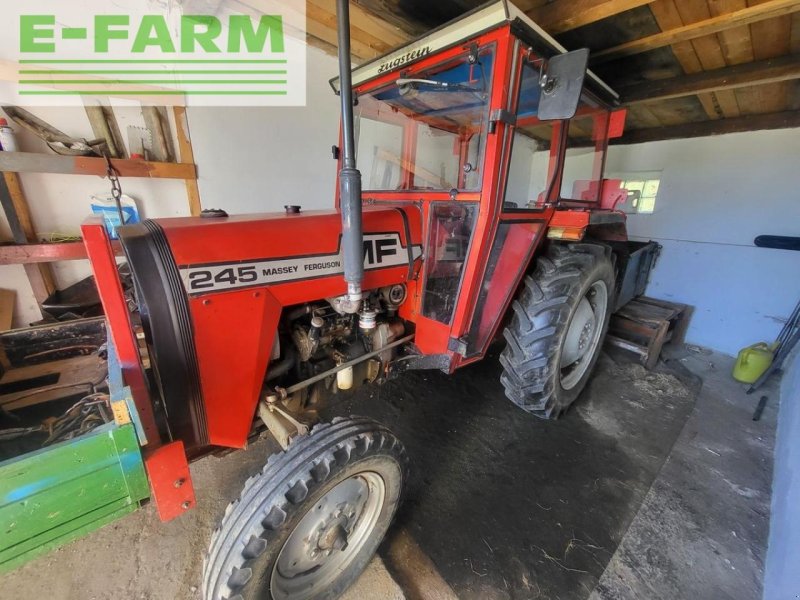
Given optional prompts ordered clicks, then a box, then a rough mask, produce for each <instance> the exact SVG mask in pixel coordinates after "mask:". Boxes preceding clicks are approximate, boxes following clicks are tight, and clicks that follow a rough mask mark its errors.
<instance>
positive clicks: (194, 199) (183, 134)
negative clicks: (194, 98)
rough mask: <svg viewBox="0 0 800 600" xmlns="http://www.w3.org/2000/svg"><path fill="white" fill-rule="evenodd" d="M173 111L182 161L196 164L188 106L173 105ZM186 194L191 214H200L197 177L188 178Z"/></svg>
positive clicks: (195, 215) (194, 215)
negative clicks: (187, 111)
mask: <svg viewBox="0 0 800 600" xmlns="http://www.w3.org/2000/svg"><path fill="white" fill-rule="evenodd" d="M172 112H173V114H174V115H175V131H176V133H177V136H178V150H179V151H180V162H181V163H190V164H192V165H194V150H193V149H192V138H191V136H190V135H189V121H188V119H187V117H186V107H185V106H173V107H172ZM186 194H187V195H188V196H189V212H190V214H191V215H192V216H193V217H197V216H199V215H200V211H201V210H202V206H201V205H200V187H199V186H198V184H197V179H187V180H186Z"/></svg>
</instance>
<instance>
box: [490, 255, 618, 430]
mask: <svg viewBox="0 0 800 600" xmlns="http://www.w3.org/2000/svg"><path fill="white" fill-rule="evenodd" d="M614 279H615V277H614V264H613V261H612V255H611V249H610V248H609V247H607V246H604V245H600V244H591V243H576V244H555V243H551V244H550V247H549V248H548V250H547V252H546V253H545V254H544V255H543V256H541V257H539V258H538V259H537V260H536V267H535V269H534V272H533V274H532V275H529V276H526V277H525V280H524V286H523V288H522V290H521V292H520V294H519V296H518V297H517V299H516V300H515V301H514V303H513V305H512V307H513V309H514V314H513V316H512V319H511V322H510V323H509V325H508V326H507V327H506V329H505V332H504V334H505V338H506V341H507V342H508V345H507V346H506V348H505V350H504V351H503V353H502V354H501V356H500V362H501V363H502V365H503V374H502V375H501V377H500V380H501V382H502V383H503V387H504V388H505V392H506V396H507V397H508V398H509V399H510V400H511V401H512V402H513V403H514V404H516V405H517V406H519V407H520V408H522V409H523V410H525V411H527V412H529V413H531V414H533V415H536V416H537V417H541V418H544V419H555V418H558V417H559V416H560V415H561V414H562V413H563V412H564V411H565V410H566V409H567V408H568V407H569V406H570V404H572V403H573V402H574V401H575V399H576V398H577V397H578V395H579V394H580V393H581V391H582V390H583V388H584V387H585V386H586V382H587V381H588V379H589V376H590V375H591V372H592V369H593V368H594V365H595V363H596V362H597V358H598V356H599V355H600V349H601V347H602V342H603V338H604V337H605V334H606V331H607V329H608V322H609V320H610V318H611V307H612V306H613V296H614Z"/></svg>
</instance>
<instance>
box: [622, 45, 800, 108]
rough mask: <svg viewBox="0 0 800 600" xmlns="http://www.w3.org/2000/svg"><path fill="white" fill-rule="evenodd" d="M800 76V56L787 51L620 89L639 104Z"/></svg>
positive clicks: (628, 101) (629, 101)
mask: <svg viewBox="0 0 800 600" xmlns="http://www.w3.org/2000/svg"><path fill="white" fill-rule="evenodd" d="M798 78H800V56H793V55H787V56H782V57H780V58H771V59H767V60H761V61H757V62H752V63H744V64H739V65H734V66H732V67H723V68H721V69H714V70H711V71H701V72H698V73H692V74H690V75H686V76H683V77H671V78H669V79H659V80H656V81H648V82H647V83H640V84H635V85H631V86H627V87H619V86H618V87H617V92H618V93H619V95H620V97H621V98H622V101H623V102H624V103H625V104H637V103H640V102H657V101H660V100H667V99H669V98H680V97H682V96H691V95H694V94H699V93H703V92H713V91H717V90H733V89H737V88H741V87H747V86H751V85H763V84H766V83H774V82H778V81H788V80H791V79H798Z"/></svg>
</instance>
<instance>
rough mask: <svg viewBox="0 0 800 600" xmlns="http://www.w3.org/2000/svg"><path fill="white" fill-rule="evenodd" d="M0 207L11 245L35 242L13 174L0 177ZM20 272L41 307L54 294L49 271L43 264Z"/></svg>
mask: <svg viewBox="0 0 800 600" xmlns="http://www.w3.org/2000/svg"><path fill="white" fill-rule="evenodd" d="M0 203H1V204H2V206H3V211H4V212H5V214H6V218H7V219H8V224H9V227H10V228H11V234H12V236H13V237H14V242H15V243H17V244H27V243H31V242H36V231H35V229H34V226H33V219H32V218H31V212H30V208H29V206H28V202H27V201H26V199H25V194H24V193H23V191H22V185H20V180H19V175H18V174H17V173H10V172H5V173H3V178H2V180H0ZM24 268H25V273H26V274H27V275H28V280H29V281H30V284H31V289H32V290H33V295H34V297H35V298H36V302H37V303H38V304H40V305H41V304H42V303H43V302H44V301H45V300H46V299H47V298H48V297H49V296H50V295H51V294H53V292H55V291H56V285H55V278H54V277H53V271H52V269H51V268H50V265H49V264H45V263H39V264H26V265H24ZM42 316H44V315H42Z"/></svg>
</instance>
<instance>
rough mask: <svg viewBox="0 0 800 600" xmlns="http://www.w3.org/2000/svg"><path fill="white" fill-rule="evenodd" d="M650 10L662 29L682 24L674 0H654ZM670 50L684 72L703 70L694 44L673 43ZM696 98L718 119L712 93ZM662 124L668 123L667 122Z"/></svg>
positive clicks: (718, 113) (707, 112) (711, 115)
mask: <svg viewBox="0 0 800 600" xmlns="http://www.w3.org/2000/svg"><path fill="white" fill-rule="evenodd" d="M650 10H651V11H652V13H653V17H655V20H656V23H658V26H659V27H660V28H661V30H662V31H667V30H669V29H675V28H677V27H681V26H683V25H684V23H683V19H682V18H681V15H680V13H679V12H678V7H677V6H676V5H675V2H674V0H656V2H653V4H651V5H650ZM672 52H673V54H674V55H675V58H676V59H678V62H679V63H680V65H681V67H683V71H684V72H685V73H697V72H699V71H702V70H703V66H702V64H700V59H699V58H698V57H697V52H695V49H694V46H692V44H691V43H690V42H680V43H678V44H673V46H672ZM697 99H698V100H699V101H700V104H701V105H702V106H703V110H704V111H705V112H706V115H708V117H709V118H710V119H719V118H720V117H721V116H722V114H721V113H722V111H721V110H718V107H717V103H716V101H715V99H714V96H713V94H699V95H698V96H697ZM663 124H664V125H668V124H669V123H663Z"/></svg>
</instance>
